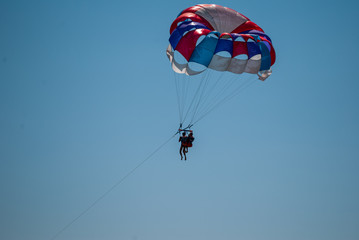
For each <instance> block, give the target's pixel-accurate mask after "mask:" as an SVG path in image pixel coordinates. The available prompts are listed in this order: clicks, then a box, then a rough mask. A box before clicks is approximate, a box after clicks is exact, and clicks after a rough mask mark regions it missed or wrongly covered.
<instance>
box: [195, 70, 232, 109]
mask: <svg viewBox="0 0 359 240" xmlns="http://www.w3.org/2000/svg"><path fill="white" fill-rule="evenodd" d="M223 75H224V74H221V75H220V77H219V78H218V79H217V82H215V84H213V86H212V89H211V90H214V89H215V87H216V85H217V83H218V82H219V81H222V80H221V78H222V76H223ZM223 81H224V82H225V84H224V85H223V86H222V87H221V88H220V90H217V89H216V91H214V92H213V91H212V92H213V94H211V93H210V92H208V94H207V95H208V97H207V98H206V101H205V102H204V103H203V104H202V105H201V108H200V110H199V112H200V113H201V114H203V112H206V110H207V109H209V108H211V106H213V105H214V104H215V103H216V102H217V101H218V100H220V99H223V98H224V97H223V96H226V92H227V91H228V89H230V87H231V86H232V85H233V84H234V83H235V81H236V79H235V78H234V77H233V78H231V79H229V80H227V79H224V80H223ZM211 95H213V96H212V97H210V96H211ZM201 114H199V115H201Z"/></svg>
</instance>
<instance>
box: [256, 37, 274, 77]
mask: <svg viewBox="0 0 359 240" xmlns="http://www.w3.org/2000/svg"><path fill="white" fill-rule="evenodd" d="M258 46H259V49H260V50H261V53H262V59H261V60H262V61H261V68H260V69H259V71H263V70H268V69H270V65H271V57H270V52H269V49H268V47H267V46H266V44H265V43H264V42H259V43H258Z"/></svg>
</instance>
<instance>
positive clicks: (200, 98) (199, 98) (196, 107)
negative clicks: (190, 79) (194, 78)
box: [190, 72, 210, 124]
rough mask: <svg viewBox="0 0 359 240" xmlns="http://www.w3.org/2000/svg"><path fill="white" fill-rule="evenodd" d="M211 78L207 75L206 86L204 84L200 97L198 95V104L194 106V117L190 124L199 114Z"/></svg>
mask: <svg viewBox="0 0 359 240" xmlns="http://www.w3.org/2000/svg"><path fill="white" fill-rule="evenodd" d="M207 75H209V72H208V74H207ZM209 80H210V76H208V77H206V78H205V80H204V86H203V88H202V91H201V93H200V95H199V97H198V100H197V104H196V106H195V108H194V109H193V111H192V119H191V121H190V124H192V123H193V120H194V119H195V117H196V114H197V112H198V107H199V106H200V105H201V102H202V99H203V96H204V93H205V92H206V89H207V87H208V83H209Z"/></svg>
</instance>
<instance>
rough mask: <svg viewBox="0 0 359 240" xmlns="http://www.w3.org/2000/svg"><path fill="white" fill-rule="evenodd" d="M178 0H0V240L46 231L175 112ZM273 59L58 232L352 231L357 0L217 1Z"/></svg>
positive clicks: (341, 239) (179, 236) (257, 234)
mask: <svg viewBox="0 0 359 240" xmlns="http://www.w3.org/2000/svg"><path fill="white" fill-rule="evenodd" d="M198 3H201V2H194V1H189V0H181V1H164V0H153V1H144V0H140V1H67V0H62V1H5V0H2V1H0V196H1V197H0V239H4V240H25V239H26V240H39V239H45V240H47V239H51V237H53V236H54V235H55V234H56V233H57V232H58V231H59V230H60V229H61V228H63V227H64V226H65V225H66V224H68V223H69V222H70V221H71V220H73V219H74V218H75V217H76V216H78V214H80V213H81V212H82V211H83V210H84V209H86V208H87V207H88V206H89V205H90V204H92V203H93V201H95V200H96V199H98V197H99V196H101V195H102V194H103V193H104V192H105V191H107V190H108V189H109V188H110V187H111V186H113V184H114V183H116V182H117V181H118V180H119V179H121V178H122V177H123V176H125V175H126V174H127V173H128V172H129V171H131V170H132V169H133V168H134V167H136V166H137V165H138V164H139V163H140V162H141V161H143V160H144V159H145V158H146V157H147V156H148V155H149V154H150V153H152V152H153V151H154V150H155V149H156V148H157V147H158V146H159V145H160V144H162V143H163V142H164V141H166V140H167V139H168V138H169V137H171V136H172V135H173V134H174V133H175V131H176V128H177V127H178V111H177V103H176V97H175V95H176V93H175V87H174V81H173V73H172V70H171V68H170V64H169V62H168V59H167V57H166V55H165V49H166V47H167V45H168V37H169V27H170V24H171V22H172V21H173V20H174V19H175V18H176V16H177V15H178V13H179V12H180V11H181V10H183V9H185V8H187V7H189V6H193V5H195V4H198ZM215 3H216V4H220V5H223V6H227V7H230V8H233V9H235V10H237V11H239V12H241V13H243V14H244V15H246V16H247V17H249V18H250V19H251V20H252V21H254V22H255V23H257V24H258V25H259V26H261V27H262V28H263V29H264V30H265V31H266V33H268V35H269V36H270V37H271V39H272V40H273V43H274V46H275V48H276V52H277V62H276V64H275V65H274V67H273V74H272V76H271V77H270V78H268V79H267V80H266V81H265V82H261V81H258V82H256V83H255V84H253V85H252V86H251V87H250V88H248V89H246V90H245V91H243V92H242V94H241V95H239V96H238V97H236V98H234V99H232V100H231V101H230V102H228V103H227V104H225V105H224V106H222V107H221V108H218V109H216V111H214V112H212V114H211V115H209V116H208V117H207V118H205V119H203V120H202V121H201V122H199V123H198V125H197V126H195V128H194V130H195V137H196V142H195V146H194V147H193V148H192V149H191V150H190V153H189V160H188V161H187V162H183V161H180V158H179V154H178V148H179V145H178V142H177V139H176V138H174V139H172V140H171V141H170V142H169V143H168V144H167V145H165V146H164V147H163V148H162V149H161V150H160V151H159V152H157V153H156V154H155V155H154V156H153V157H152V158H151V159H150V160H148V161H147V162H145V164H143V165H142V166H141V167H140V168H138V169H137V170H136V171H135V172H134V173H133V174H132V175H131V176H130V177H128V178H127V179H126V180H125V181H123V182H122V183H121V184H120V185H119V186H118V187H117V188H115V189H114V190H113V191H112V192H111V193H110V194H109V195H107V196H106V197H105V198H104V199H102V200H101V201H100V202H99V203H98V204H97V205H96V206H95V207H94V208H92V209H91V210H90V211H89V212H88V213H86V214H85V215H84V216H82V217H81V218H80V219H78V221H76V222H75V223H74V224H72V225H71V227H70V228H68V229H67V230H66V231H64V232H63V233H61V234H60V235H59V236H58V238H57V239H59V240H61V239H66V240H81V239H84V240H85V239H86V240H95V239H96V240H97V239H98V240H114V239H121V240H202V239H203V240H218V239H245V240H288V239H291V240H357V239H359V205H358V203H359V187H358V185H359V174H358V172H359V140H358V135H359V107H358V104H359V94H358V93H359V77H358V74H357V72H358V71H357V69H358V57H357V56H358V55H359V47H358V38H359V28H358V24H359V15H358V10H359V5H358V3H357V2H356V1H354V0H353V1H350V0H344V1H331V0H329V1H325V2H323V1H319V0H303V1H284V0H273V1H263V0H258V1H220V2H215Z"/></svg>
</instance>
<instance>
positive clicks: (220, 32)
mask: <svg viewBox="0 0 359 240" xmlns="http://www.w3.org/2000/svg"><path fill="white" fill-rule="evenodd" d="M170 34H171V36H170V38H169V42H170V44H169V46H168V48H167V51H166V52H167V56H168V58H169V60H170V62H171V66H172V69H173V70H174V71H175V72H177V73H183V74H186V75H196V74H200V73H202V72H203V71H205V70H206V69H207V68H210V69H213V70H216V71H228V72H232V73H235V74H241V73H250V74H258V76H259V79H261V80H265V79H266V78H267V77H268V76H269V75H270V74H271V66H272V65H273V64H274V62H275V58H276V55H275V50H274V48H273V45H272V41H271V39H270V37H269V36H268V35H267V34H266V33H265V32H264V31H263V29H262V28H260V27H259V26H258V25H257V24H255V23H254V22H252V21H250V20H249V18H247V17H246V16H244V15H242V14H240V13H239V12H236V11H235V10H233V9H230V8H227V7H222V6H220V5H215V4H199V5H196V6H193V7H189V8H187V9H185V10H183V11H182V12H181V13H180V14H179V15H178V17H177V18H176V19H175V20H174V21H173V23H172V25H171V27H170Z"/></svg>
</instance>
